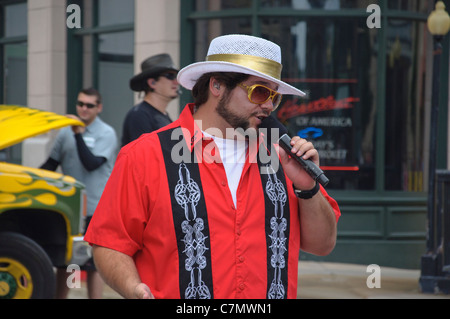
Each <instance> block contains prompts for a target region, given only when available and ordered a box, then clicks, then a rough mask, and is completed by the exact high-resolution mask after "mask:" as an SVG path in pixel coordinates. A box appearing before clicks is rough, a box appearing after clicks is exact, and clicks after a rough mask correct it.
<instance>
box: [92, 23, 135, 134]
mask: <svg viewBox="0 0 450 319" xmlns="http://www.w3.org/2000/svg"><path fill="white" fill-rule="evenodd" d="M133 39H134V32H132V31H128V32H115V33H106V34H101V35H100V36H99V63H98V68H99V69H98V89H99V91H100V93H101V94H102V97H103V112H102V114H101V117H102V119H103V120H104V121H105V122H107V123H108V124H110V125H111V126H113V127H114V129H115V130H116V133H117V136H118V137H119V138H120V136H122V122H123V119H124V118H125V115H126V112H127V111H128V110H129V109H130V107H131V106H132V105H133V91H131V90H130V89H129V81H130V78H131V77H132V76H133V71H134V70H133V52H134V44H133Z"/></svg>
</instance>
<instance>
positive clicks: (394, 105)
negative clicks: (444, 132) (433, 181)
mask: <svg viewBox="0 0 450 319" xmlns="http://www.w3.org/2000/svg"><path fill="white" fill-rule="evenodd" d="M424 28H425V26H424V23H419V22H411V20H389V25H388V47H387V52H386V54H387V57H386V59H387V65H386V82H385V83H386V147H385V152H386V156H385V157H386V163H385V165H386V166H385V189H386V190H404V191H423V169H424V142H425V141H424V136H425V133H424V117H425V115H424V100H425V82H424V79H425V70H426V65H425V59H424V57H425V55H426V43H425V41H424V39H423V37H421V36H418V34H421V32H420V30H424Z"/></svg>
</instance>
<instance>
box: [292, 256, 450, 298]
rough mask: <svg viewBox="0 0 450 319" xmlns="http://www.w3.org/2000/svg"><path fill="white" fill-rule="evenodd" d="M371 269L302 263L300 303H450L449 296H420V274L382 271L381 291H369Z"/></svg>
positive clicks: (312, 262)
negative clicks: (314, 301)
mask: <svg viewBox="0 0 450 319" xmlns="http://www.w3.org/2000/svg"><path fill="white" fill-rule="evenodd" d="M367 266H368V265H355V264H342V263H325V262H314V261H301V262H300V263H299V280H298V281H299V285H298V291H297V296H298V298H300V299H307V298H314V299H377V298H382V299H450V295H445V294H424V293H421V292H420V287H419V278H420V270H410V269H398V268H390V267H383V266H381V267H380V270H381V276H380V288H368V287H367V279H368V277H369V276H370V275H371V274H372V271H369V272H368V271H367Z"/></svg>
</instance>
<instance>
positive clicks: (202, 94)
mask: <svg viewBox="0 0 450 319" xmlns="http://www.w3.org/2000/svg"><path fill="white" fill-rule="evenodd" d="M249 77H250V75H248V74H243V73H236V72H210V73H205V74H203V75H202V76H201V77H200V78H199V79H198V80H197V83H195V85H194V87H193V88H192V96H193V97H194V103H195V105H196V106H197V107H198V106H200V105H202V104H204V103H206V101H207V100H208V96H209V81H210V79H211V78H215V79H216V81H217V82H219V83H220V84H221V85H225V86H226V88H227V90H228V91H231V90H233V89H234V88H235V87H236V86H237V85H238V84H239V83H241V82H243V81H245V80H247V79H248V78H249Z"/></svg>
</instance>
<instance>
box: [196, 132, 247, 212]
mask: <svg viewBox="0 0 450 319" xmlns="http://www.w3.org/2000/svg"><path fill="white" fill-rule="evenodd" d="M203 134H204V135H205V136H208V137H211V138H212V139H214V142H215V143H216V145H217V148H218V150H219V154H220V158H221V159H222V163H223V166H224V168H225V173H226V175H227V180H228V187H229V189H230V192H231V197H232V198H233V202H234V206H235V207H237V205H236V192H237V189H238V186H239V181H240V180H241V175H242V170H243V169H244V164H245V157H246V154H247V142H246V141H245V140H234V139H223V138H220V137H217V136H212V135H210V134H208V133H206V132H203Z"/></svg>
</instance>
